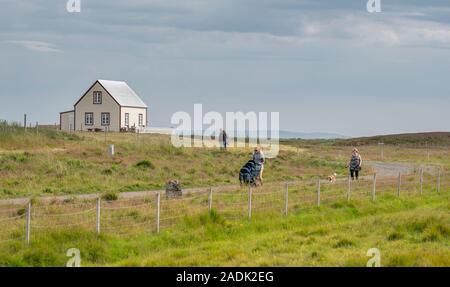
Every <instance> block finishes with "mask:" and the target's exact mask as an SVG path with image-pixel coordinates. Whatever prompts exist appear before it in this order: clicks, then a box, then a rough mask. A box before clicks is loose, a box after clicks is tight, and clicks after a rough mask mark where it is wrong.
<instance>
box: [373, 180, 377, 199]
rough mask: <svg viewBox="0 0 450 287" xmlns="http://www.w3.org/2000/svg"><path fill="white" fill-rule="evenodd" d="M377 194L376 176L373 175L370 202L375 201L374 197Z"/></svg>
mask: <svg viewBox="0 0 450 287" xmlns="http://www.w3.org/2000/svg"><path fill="white" fill-rule="evenodd" d="M376 192H377V174H376V173H375V174H374V175H373V188H372V201H375V195H376Z"/></svg>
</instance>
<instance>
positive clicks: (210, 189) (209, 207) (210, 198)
mask: <svg viewBox="0 0 450 287" xmlns="http://www.w3.org/2000/svg"><path fill="white" fill-rule="evenodd" d="M212 200H213V191H212V187H210V188H209V196H208V210H209V212H210V213H211V211H212Z"/></svg>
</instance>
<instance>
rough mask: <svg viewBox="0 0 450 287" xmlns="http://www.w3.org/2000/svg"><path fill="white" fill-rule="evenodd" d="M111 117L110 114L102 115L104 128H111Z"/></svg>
mask: <svg viewBox="0 0 450 287" xmlns="http://www.w3.org/2000/svg"><path fill="white" fill-rule="evenodd" d="M109 123H110V117H109V113H102V126H109Z"/></svg>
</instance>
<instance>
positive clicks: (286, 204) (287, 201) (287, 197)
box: [284, 182, 289, 216]
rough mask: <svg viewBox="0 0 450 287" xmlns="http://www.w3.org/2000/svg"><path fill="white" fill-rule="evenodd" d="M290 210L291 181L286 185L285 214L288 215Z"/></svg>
mask: <svg viewBox="0 0 450 287" xmlns="http://www.w3.org/2000/svg"><path fill="white" fill-rule="evenodd" d="M288 211H289V183H287V182H286V184H285V185H284V215H285V216H287V215H288Z"/></svg>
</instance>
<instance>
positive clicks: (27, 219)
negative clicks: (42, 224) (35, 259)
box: [26, 201, 31, 244]
mask: <svg viewBox="0 0 450 287" xmlns="http://www.w3.org/2000/svg"><path fill="white" fill-rule="evenodd" d="M26 233H27V234H26V241H27V244H30V239H31V201H30V202H28V206H27V217H26Z"/></svg>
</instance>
